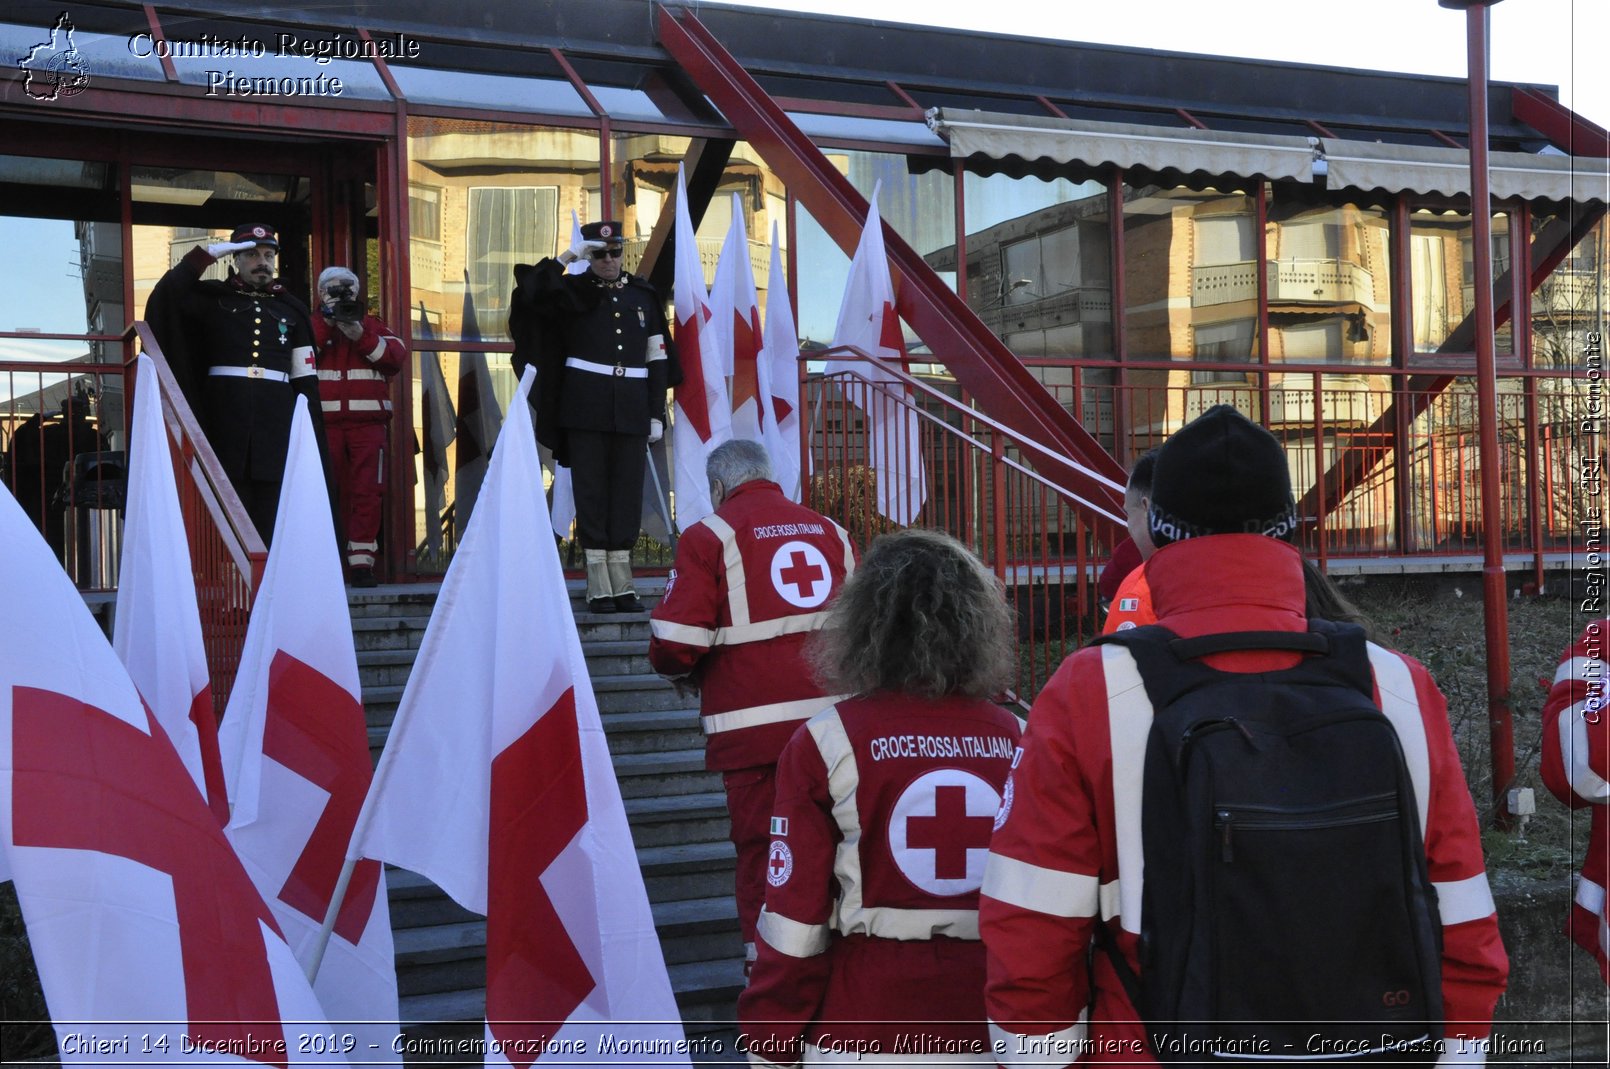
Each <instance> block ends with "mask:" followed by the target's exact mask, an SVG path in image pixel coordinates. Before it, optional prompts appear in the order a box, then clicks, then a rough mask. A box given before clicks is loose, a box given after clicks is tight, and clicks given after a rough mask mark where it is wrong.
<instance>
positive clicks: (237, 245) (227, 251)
mask: <svg viewBox="0 0 1610 1069" xmlns="http://www.w3.org/2000/svg"><path fill="white" fill-rule="evenodd" d="M256 247H257V242H255V241H220V242H218V243H217V244H214V245H208V246H207V255H208V256H211V257H212V258H213V259H214V260H222V259H223V258H224V257H225V256H229V255H232V254H234V253H237V252H245V251H246V250H247V249H255V248H256Z"/></svg>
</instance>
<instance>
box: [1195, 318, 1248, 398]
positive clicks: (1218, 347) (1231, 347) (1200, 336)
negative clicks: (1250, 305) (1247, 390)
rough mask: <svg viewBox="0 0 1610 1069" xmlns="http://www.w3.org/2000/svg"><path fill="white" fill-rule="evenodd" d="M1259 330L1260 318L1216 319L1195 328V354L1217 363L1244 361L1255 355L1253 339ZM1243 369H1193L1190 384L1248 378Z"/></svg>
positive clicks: (1236, 380) (1240, 380)
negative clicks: (1258, 320)
mask: <svg viewBox="0 0 1610 1069" xmlns="http://www.w3.org/2000/svg"><path fill="white" fill-rule="evenodd" d="M1256 332H1257V321H1256V320H1252V319H1237V320H1233V321H1231V322H1229V323H1214V324H1211V325H1208V326H1199V327H1197V328H1196V329H1195V350H1194V352H1195V355H1196V358H1197V359H1198V360H1205V361H1212V362H1215V363H1225V362H1234V363H1243V362H1247V361H1250V360H1251V359H1252V340H1253V335H1254V334H1255V333H1256ZM1246 381H1247V376H1246V374H1245V373H1244V372H1240V371H1218V370H1213V371H1192V372H1191V384H1192V385H1193V386H1194V385H1202V384H1204V383H1212V382H1246Z"/></svg>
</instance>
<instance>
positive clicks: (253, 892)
mask: <svg viewBox="0 0 1610 1069" xmlns="http://www.w3.org/2000/svg"><path fill="white" fill-rule="evenodd" d="M164 459H165V458H164ZM0 545H4V546H5V547H6V551H5V552H4V553H0V589H3V590H5V591H6V593H7V594H8V596H10V597H12V598H14V599H15V604H17V605H20V606H26V607H27V609H26V611H25V612H11V613H6V614H4V615H3V616H0V785H3V786H0V880H6V879H10V880H14V881H15V883H16V891H17V899H18V901H19V903H20V904H21V906H22V915H23V920H24V922H25V923H26V925H27V928H28V938H29V942H30V945H31V948H32V952H33V956H34V961H35V963H36V965H37V966H38V970H39V977H40V980H41V982H42V985H43V987H44V993H45V1001H46V1004H47V1005H48V1007H49V1011H50V1016H51V1022H52V1025H53V1026H54V1028H55V1031H56V1036H57V1042H58V1045H59V1047H60V1050H61V1059H62V1061H63V1063H64V1064H114V1063H115V1064H125V1063H134V1062H146V1063H151V1064H162V1065H167V1064H174V1063H177V1062H182V1061H196V1060H198V1059H201V1058H208V1059H210V1060H213V1061H217V1060H220V1059H219V1058H217V1057H214V1055H220V1054H221V1055H227V1056H228V1057H225V1058H223V1059H222V1060H227V1061H233V1062H240V1063H245V1064H251V1063H260V1064H263V1065H278V1066H289V1065H302V1064H310V1063H311V1062H337V1063H344V1062H345V1058H344V1057H342V1056H341V1055H340V1054H339V1053H332V1052H330V1051H329V1050H328V1049H327V1048H323V1049H319V1050H317V1051H314V1052H313V1053H311V1054H310V1053H308V1052H309V1049H310V1048H311V1047H313V1046H314V1045H315V1044H314V1043H313V1042H312V1041H313V1040H315V1039H320V1038H327V1037H328V1036H329V1035H330V1034H331V1033H332V1032H333V1031H334V1030H333V1029H332V1028H331V1027H330V1026H329V1024H328V1023H327V1022H326V1019H325V1016H324V1014H323V1012H322V1010H321V1009H320V1006H319V1003H318V1000H317V999H316V998H315V997H314V995H313V991H312V989H311V988H310V987H309V986H308V983H307V980H306V979H305V978H304V977H303V975H302V972H301V969H300V968H299V967H298V966H297V963H296V960H295V958H294V956H293V955H292V953H291V951H290V948H289V947H287V946H286V944H285V942H284V940H283V939H282V938H281V936H280V930H279V927H278V924H277V922H276V921H275V918H274V915H273V913H272V912H271V911H270V910H269V908H268V906H267V905H266V904H265V903H264V901H263V898H262V896H261V895H260V894H258V892H257V889H256V887H254V886H253V884H252V881H251V878H250V877H249V876H248V875H247V873H246V871H245V869H244V868H243V867H242V866H241V863H240V861H239V860H238V859H237V857H236V855H235V852H234V850H233V849H231V847H230V844H229V841H228V840H227V839H226V838H225V836H224V831H223V829H222V828H221V827H220V826H219V823H218V820H217V818H216V817H215V816H214V814H213V812H212V811H211V810H210V809H209V808H208V805H207V802H206V800H205V798H204V797H203V795H202V793H201V792H200V791H199V790H197V786H196V781H195V779H194V776H193V770H192V769H190V768H189V767H187V765H186V763H185V762H184V760H183V759H182V758H181V757H180V756H179V753H178V752H177V751H176V750H175V748H174V746H173V743H172V741H171V740H170V739H169V738H168V736H167V733H166V732H164V731H163V729H162V726H161V724H160V723H159V722H158V720H157V719H156V717H155V716H154V715H152V713H151V712H150V710H149V709H148V708H147V707H146V706H145V704H144V703H143V702H142V701H141V698H140V695H139V692H138V691H137V690H136V689H135V686H134V682H133V681H132V680H131V679H130V678H129V674H128V672H127V671H125V670H124V668H123V666H122V664H121V663H120V662H119V661H118V658H117V655H116V654H115V653H114V652H113V651H112V647H111V646H110V645H109V644H108V643H107V641H106V639H105V637H104V636H103V635H102V633H101V631H100V628H99V627H98V626H97V625H96V623H95V621H94V620H93V619H92V618H91V617H90V615H89V611H88V610H87V609H86V608H85V606H84V601H83V597H82V595H81V594H80V593H79V592H78V590H76V589H75V588H74V587H73V584H72V582H71V581H70V580H69V579H68V578H67V576H66V575H65V574H64V573H63V572H62V570H61V566H60V564H59V563H57V561H56V560H55V559H54V557H53V555H52V553H51V551H50V549H49V547H48V546H46V545H45V543H44V541H43V539H41V538H40V537H39V534H38V532H37V531H36V530H35V529H34V527H33V525H32V524H31V523H30V522H29V521H28V519H27V517H26V516H25V515H24V514H23V512H22V510H21V509H20V508H19V507H18V506H17V503H16V502H15V501H14V500H13V499H12V497H11V495H9V494H0Z"/></svg>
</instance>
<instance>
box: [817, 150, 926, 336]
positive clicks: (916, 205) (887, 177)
mask: <svg viewBox="0 0 1610 1069" xmlns="http://www.w3.org/2000/svg"><path fill="white" fill-rule="evenodd" d="M825 151H826V153H827V158H828V160H830V161H831V162H832V163H833V164H834V165H835V166H836V167H838V168H839V170H840V171H842V172H843V173H844V174H845V175H846V176H847V177H848V178H849V180H850V183H851V184H852V185H854V186H855V188H856V189H857V190H859V191H860V192H861V193H862V194H863V195H864V196H867V197H870V196H871V195H872V191H873V189H874V188H875V187H878V185H879V183H880V182H881V187H879V193H878V211H879V214H880V215H881V216H882V217H883V221H884V222H886V223H888V224H889V226H890V227H892V228H893V229H894V231H895V232H896V233H897V234H899V235H900V236H901V237H902V238H904V239H905V241H906V242H907V243H908V244H910V245H911V246H912V248H913V249H914V250H915V251H916V253H917V254H918V255H919V256H923V257H925V258H927V259H928V261H929V263H934V262H935V259H936V257H938V256H942V250H945V249H947V248H948V249H949V250H950V258H951V260H952V261H954V259H955V243H956V207H955V205H956V194H955V185H954V180H953V179H952V178H951V176H950V175H948V174H945V173H944V172H942V171H933V170H925V171H923V173H912V168H911V167H910V166H909V165H908V164H907V159H906V157H905V156H901V155H894V154H890V153H884V152H845V151H840V150H838V149H827V150H825ZM797 220H798V221H797V229H798V241H799V254H798V260H799V288H800V293H799V294H797V295H796V298H795V300H796V302H797V304H798V314H799V333H800V337H801V338H804V339H809V340H810V341H811V342H812V343H813V344H814V343H820V344H821V345H824V346H825V345H826V344H828V343H829V342H830V341H831V340H832V337H833V332H834V328H835V327H836V326H837V324H838V313H839V305H840V304H841V303H842V302H843V298H844V285H845V283H846V282H847V281H848V279H849V272H850V257H849V254H848V253H846V252H844V251H843V250H842V249H841V248H839V246H838V243H837V242H835V241H834V240H833V239H832V238H831V237H830V236H828V233H827V231H825V230H824V229H822V227H821V225H820V224H819V223H817V222H816V220H814V219H812V218H811V217H810V213H809V212H807V211H806V210H805V208H804V207H803V206H801V207H800V209H799V212H798V215H797ZM939 274H940V277H941V278H943V279H945V280H946V281H947V282H949V283H951V284H952V285H954V282H955V268H954V266H952V267H950V268H948V269H940V270H939ZM903 325H904V324H903ZM905 333H906V348H907V351H908V352H911V353H916V352H920V351H922V349H921V343H920V341H919V340H918V338H917V337H916V335H915V334H914V333H913V332H912V331H911V329H910V327H909V326H906V328H905Z"/></svg>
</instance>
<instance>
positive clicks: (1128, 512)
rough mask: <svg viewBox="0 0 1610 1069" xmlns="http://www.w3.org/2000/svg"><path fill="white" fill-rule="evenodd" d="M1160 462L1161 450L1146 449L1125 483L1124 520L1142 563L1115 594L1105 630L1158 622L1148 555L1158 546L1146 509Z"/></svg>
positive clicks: (1103, 629) (1123, 629) (1116, 629)
mask: <svg viewBox="0 0 1610 1069" xmlns="http://www.w3.org/2000/svg"><path fill="white" fill-rule="evenodd" d="M1156 465H1157V450H1155V449H1152V450H1149V451H1148V452H1145V453H1142V454H1141V456H1140V459H1139V460H1137V461H1135V466H1134V467H1133V468H1131V469H1130V472H1129V484H1128V485H1127V486H1125V487H1124V520H1125V521H1126V523H1127V524H1128V526H1129V538H1130V541H1132V542H1133V543H1134V544H1135V549H1136V550H1138V551H1139V553H1140V563H1139V564H1137V565H1136V566H1135V567H1134V569H1133V570H1132V571H1130V573H1129V574H1128V575H1126V576H1124V579H1123V582H1121V583H1119V584H1118V592H1117V593H1115V594H1114V595H1113V598H1112V605H1111V606H1110V607H1109V608H1108V610H1107V622H1106V623H1105V624H1103V625H1102V628H1101V633H1102V634H1104V635H1110V634H1112V633H1113V632H1114V631H1126V630H1128V629H1129V628H1131V627H1145V626H1146V625H1147V624H1150V623H1156V622H1157V614H1156V613H1155V612H1153V611H1152V588H1151V587H1150V586H1149V585H1148V584H1147V582H1146V559H1147V558H1148V557H1150V556H1151V555H1152V552H1153V550H1155V549H1156V548H1157V547H1156V546H1154V545H1153V544H1152V536H1151V535H1150V534H1149V533H1148V532H1147V530H1146V524H1147V521H1146V510H1147V509H1148V508H1150V507H1151V493H1152V469H1153V468H1154V467H1156Z"/></svg>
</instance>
